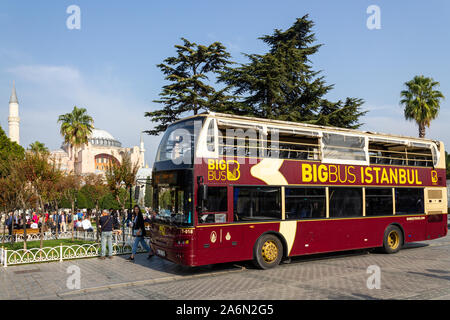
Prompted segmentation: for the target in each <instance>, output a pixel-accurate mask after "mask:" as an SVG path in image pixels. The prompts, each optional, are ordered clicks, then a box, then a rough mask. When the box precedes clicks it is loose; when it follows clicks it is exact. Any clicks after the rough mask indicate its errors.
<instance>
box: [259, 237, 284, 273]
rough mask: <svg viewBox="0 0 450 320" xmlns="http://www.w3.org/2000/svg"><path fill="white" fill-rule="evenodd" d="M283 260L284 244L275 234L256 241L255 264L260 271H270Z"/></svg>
mask: <svg viewBox="0 0 450 320" xmlns="http://www.w3.org/2000/svg"><path fill="white" fill-rule="evenodd" d="M282 258H283V244H282V243H281V241H280V239H279V238H278V237H277V236H275V235H273V234H265V235H263V236H261V237H260V238H259V239H258V241H256V243H255V246H254V248H253V263H254V264H255V266H256V267H258V268H260V269H270V268H273V267H276V266H277V265H279V264H280V262H281V259H282Z"/></svg>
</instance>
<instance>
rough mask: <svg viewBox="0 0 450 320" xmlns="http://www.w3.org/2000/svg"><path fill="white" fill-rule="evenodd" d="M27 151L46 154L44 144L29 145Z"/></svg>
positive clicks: (46, 150) (36, 142) (46, 149)
mask: <svg viewBox="0 0 450 320" xmlns="http://www.w3.org/2000/svg"><path fill="white" fill-rule="evenodd" d="M29 150H30V151H31V152H34V153H48V148H47V147H46V146H45V143H43V142H39V141H35V142H33V143H31V144H30V146H29Z"/></svg>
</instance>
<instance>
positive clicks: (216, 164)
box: [208, 159, 241, 181]
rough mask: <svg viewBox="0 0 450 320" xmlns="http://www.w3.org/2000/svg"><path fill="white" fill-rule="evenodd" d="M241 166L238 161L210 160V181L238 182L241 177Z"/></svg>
mask: <svg viewBox="0 0 450 320" xmlns="http://www.w3.org/2000/svg"><path fill="white" fill-rule="evenodd" d="M239 169H240V165H239V162H237V161H236V160H226V161H225V160H214V159H208V180H209V181H236V180H239V178H240V177H241V172H240V171H239Z"/></svg>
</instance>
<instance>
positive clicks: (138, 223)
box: [127, 205, 154, 261]
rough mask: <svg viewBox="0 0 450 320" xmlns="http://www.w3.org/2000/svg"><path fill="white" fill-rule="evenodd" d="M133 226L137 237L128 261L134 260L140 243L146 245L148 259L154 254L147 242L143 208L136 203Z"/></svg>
mask: <svg viewBox="0 0 450 320" xmlns="http://www.w3.org/2000/svg"><path fill="white" fill-rule="evenodd" d="M133 215H134V219H133V227H132V228H131V230H132V232H133V233H132V235H133V237H135V239H134V243H133V248H132V249H131V256H130V257H129V258H128V259H127V260H128V261H134V256H135V255H136V252H137V248H138V245H139V243H140V244H141V245H142V247H144V249H145V250H146V251H147V252H148V253H149V255H148V257H147V259H150V258H151V257H153V256H154V253H153V251H152V249H151V248H150V247H149V246H148V244H147V242H145V238H144V237H145V224H144V216H143V215H142V212H141V208H139V206H138V205H135V206H134V208H133Z"/></svg>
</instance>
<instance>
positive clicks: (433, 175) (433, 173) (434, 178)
mask: <svg viewBox="0 0 450 320" xmlns="http://www.w3.org/2000/svg"><path fill="white" fill-rule="evenodd" d="M431 182H432V183H433V184H437V182H438V174H437V171H436V170H431Z"/></svg>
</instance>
